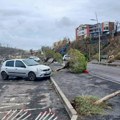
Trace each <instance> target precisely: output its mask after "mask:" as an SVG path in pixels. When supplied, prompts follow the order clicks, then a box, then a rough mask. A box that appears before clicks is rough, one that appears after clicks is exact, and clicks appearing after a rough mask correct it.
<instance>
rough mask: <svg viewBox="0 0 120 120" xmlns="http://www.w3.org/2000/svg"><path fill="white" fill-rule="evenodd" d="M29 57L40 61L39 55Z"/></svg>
mask: <svg viewBox="0 0 120 120" xmlns="http://www.w3.org/2000/svg"><path fill="white" fill-rule="evenodd" d="M29 59H33V60H35V61H36V62H40V61H41V60H40V58H39V57H36V56H30V57H29Z"/></svg>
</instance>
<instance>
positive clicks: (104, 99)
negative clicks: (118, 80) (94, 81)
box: [95, 90, 120, 105]
mask: <svg viewBox="0 0 120 120" xmlns="http://www.w3.org/2000/svg"><path fill="white" fill-rule="evenodd" d="M118 94H120V90H118V91H116V92H114V93H112V94H109V95H106V96H105V97H103V98H101V99H99V100H97V101H96V102H95V104H96V105H99V104H101V103H103V102H105V101H107V100H109V99H111V98H113V97H115V96H117V95H118Z"/></svg>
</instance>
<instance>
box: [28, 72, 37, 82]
mask: <svg viewBox="0 0 120 120" xmlns="http://www.w3.org/2000/svg"><path fill="white" fill-rule="evenodd" d="M28 79H29V80H30V81H34V80H35V79H36V75H35V73H34V72H29V73H28Z"/></svg>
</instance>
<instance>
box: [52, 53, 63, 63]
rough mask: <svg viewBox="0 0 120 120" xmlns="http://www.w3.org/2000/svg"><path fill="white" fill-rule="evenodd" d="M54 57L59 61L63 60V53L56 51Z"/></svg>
mask: <svg viewBox="0 0 120 120" xmlns="http://www.w3.org/2000/svg"><path fill="white" fill-rule="evenodd" d="M53 58H54V59H55V61H57V62H60V63H61V62H62V55H61V54H60V53H58V52H55V53H54V56H53Z"/></svg>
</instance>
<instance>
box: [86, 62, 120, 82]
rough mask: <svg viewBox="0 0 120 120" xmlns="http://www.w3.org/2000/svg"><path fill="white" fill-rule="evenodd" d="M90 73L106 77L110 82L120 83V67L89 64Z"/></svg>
mask: <svg viewBox="0 0 120 120" xmlns="http://www.w3.org/2000/svg"><path fill="white" fill-rule="evenodd" d="M88 70H89V72H90V73H92V74H95V75H98V76H100V77H104V78H106V79H108V80H112V81H117V82H120V67H112V66H104V65H98V64H90V63H89V64H88Z"/></svg>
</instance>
